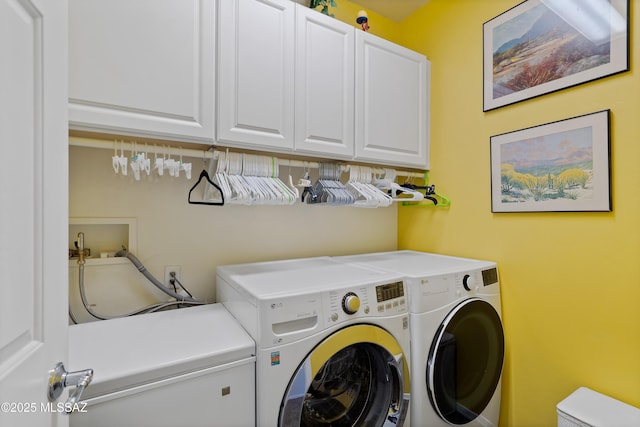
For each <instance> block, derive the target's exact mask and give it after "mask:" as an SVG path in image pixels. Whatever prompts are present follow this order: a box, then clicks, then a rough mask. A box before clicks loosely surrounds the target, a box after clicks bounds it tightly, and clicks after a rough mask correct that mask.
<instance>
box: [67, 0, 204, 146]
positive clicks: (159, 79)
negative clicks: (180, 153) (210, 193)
mask: <svg viewBox="0 0 640 427" xmlns="http://www.w3.org/2000/svg"><path fill="white" fill-rule="evenodd" d="M214 25H215V2H214V1H211V0H136V1H131V0H109V1H104V0H70V4H69V61H70V62H69V64H70V67H69V121H70V128H72V129H79V130H90V131H101V132H108V133H118V134H126V135H135V136H148V137H158V138H164V139H176V140H184V141H194V142H211V141H213V139H214V131H215V128H214V120H215V112H214V97H215V94H214V87H215V78H214V71H215V67H214V60H215V39H214V37H215V28H214Z"/></svg>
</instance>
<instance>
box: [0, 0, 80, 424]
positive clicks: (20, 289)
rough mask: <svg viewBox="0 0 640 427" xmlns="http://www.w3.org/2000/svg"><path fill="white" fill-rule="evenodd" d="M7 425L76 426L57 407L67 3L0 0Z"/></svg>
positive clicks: (1, 344)
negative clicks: (51, 384) (51, 397)
mask: <svg viewBox="0 0 640 427" xmlns="http://www.w3.org/2000/svg"><path fill="white" fill-rule="evenodd" d="M0 57H1V58H2V65H0V94H2V95H0V146H1V147H2V167H0V197H1V200H2V202H0V205H1V208H0V236H2V238H1V239H0V272H2V275H1V277H2V295H1V297H0V405H1V408H0V425H1V426H12V427H14V426H30V427H40V426H51V425H57V426H66V425H67V423H68V417H66V416H64V415H62V414H61V413H59V412H57V411H56V410H55V405H54V406H53V407H48V406H47V402H48V399H47V385H48V376H49V370H51V369H52V368H53V367H54V365H55V364H56V363H57V362H60V361H61V362H64V361H65V359H66V357H67V354H66V353H67V329H68V327H67V310H66V306H67V293H68V289H67V288H68V279H67V275H68V267H67V261H66V259H67V254H66V250H67V249H66V245H67V236H66V234H67V222H68V191H69V190H68V184H67V176H68V170H67V168H68V166H67V164H68V157H67V156H68V150H67V107H66V104H67V2H66V0H55V1H51V0H0Z"/></svg>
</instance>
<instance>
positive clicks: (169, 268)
mask: <svg viewBox="0 0 640 427" xmlns="http://www.w3.org/2000/svg"><path fill="white" fill-rule="evenodd" d="M172 272H173V273H176V278H177V279H178V280H180V279H181V277H182V276H181V275H180V266H179V265H166V266H165V267H164V284H165V286H167V287H168V288H169V289H171V290H173V285H172V284H171V279H172V277H171V273H172ZM176 289H178V293H179V292H180V289H181V288H180V285H178V284H177V283H176Z"/></svg>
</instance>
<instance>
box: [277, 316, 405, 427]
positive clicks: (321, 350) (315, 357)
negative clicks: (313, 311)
mask: <svg viewBox="0 0 640 427" xmlns="http://www.w3.org/2000/svg"><path fill="white" fill-rule="evenodd" d="M361 328H374V329H378V330H379V332H378V335H380V332H382V333H384V334H386V335H388V336H389V337H390V338H391V339H393V338H392V337H391V336H390V335H389V334H388V333H387V332H386V331H384V330H383V329H380V328H377V327H374V326H370V325H369V326H367V325H357V326H352V327H349V328H345V329H342V330H341V331H338V332H336V333H335V334H333V335H332V336H330V337H329V338H327V339H326V340H325V341H323V342H322V343H321V344H320V345H319V346H317V347H316V348H315V349H314V350H313V351H312V352H311V353H310V354H309V356H308V357H307V358H306V359H305V360H304V361H303V363H302V364H301V365H300V366H299V368H298V370H297V371H296V373H295V375H294V377H293V379H292V380H291V382H290V383H289V386H288V388H287V391H286V394H285V397H284V399H283V401H282V406H281V408H280V417H279V426H281V427H293V426H295V427H298V426H306V427H316V426H317V427H322V426H332V427H339V426H361V425H362V426H399V425H402V424H403V422H404V419H405V416H406V413H407V410H408V404H409V396H410V395H409V393H408V383H407V384H406V386H407V387H405V381H404V378H405V375H406V372H408V370H407V367H406V366H407V365H406V362H405V360H404V356H403V354H402V352H401V350H400V347H399V346H398V345H397V343H395V340H394V343H395V346H393V347H395V348H391V349H389V348H388V346H387V345H385V342H384V341H385V340H386V339H385V340H383V341H382V342H375V340H370V341H372V342H363V341H369V340H366V338H364V339H363V335H362V334H360V333H357V332H356V333H354V334H353V335H352V334H351V332H352V331H351V330H353V329H361ZM345 331H349V332H350V333H349V335H352V337H353V339H354V340H351V339H344V337H339V335H340V334H344V333H345ZM356 336H358V337H359V338H357V339H356ZM358 341H359V342H358Z"/></svg>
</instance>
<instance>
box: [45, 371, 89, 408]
mask: <svg viewBox="0 0 640 427" xmlns="http://www.w3.org/2000/svg"><path fill="white" fill-rule="evenodd" d="M92 379H93V369H85V370H84V371H74V372H67V370H66V369H65V368H64V364H63V363H62V362H58V364H57V365H56V366H55V368H53V369H52V370H51V371H49V393H48V397H49V402H55V401H56V400H58V398H59V397H60V395H61V394H62V391H63V390H64V389H65V387H75V390H74V391H73V392H72V393H71V395H70V396H69V399H67V402H66V403H65V408H72V407H73V406H74V405H75V404H76V403H78V401H79V400H80V398H81V397H82V393H83V392H84V389H85V388H87V386H88V385H89V383H90V382H91V380H92Z"/></svg>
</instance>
